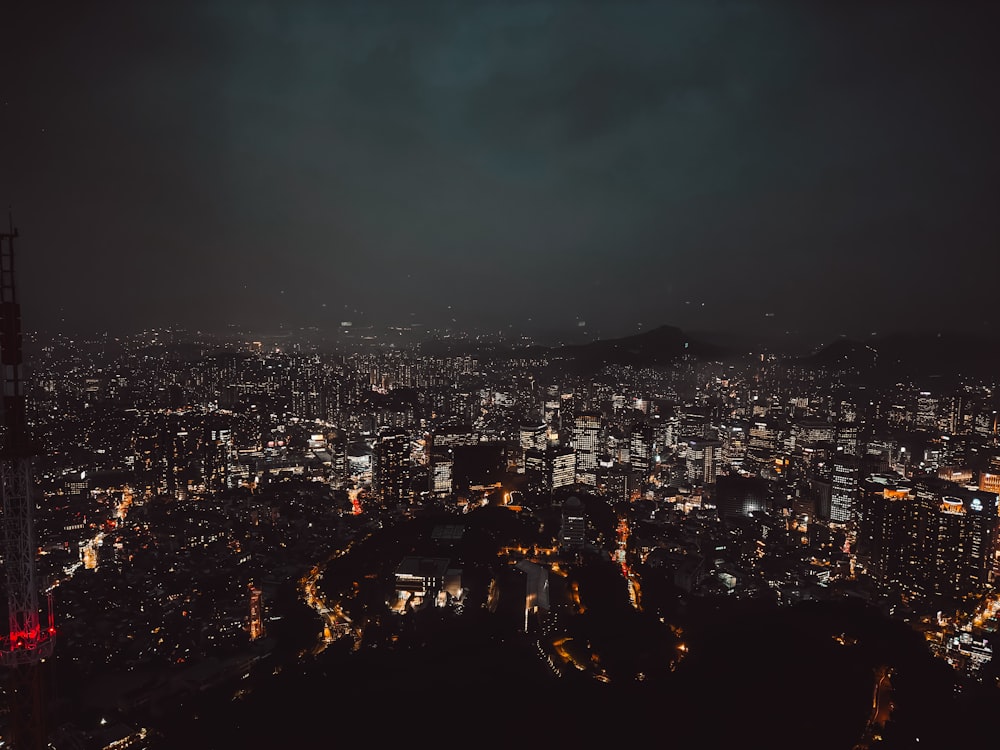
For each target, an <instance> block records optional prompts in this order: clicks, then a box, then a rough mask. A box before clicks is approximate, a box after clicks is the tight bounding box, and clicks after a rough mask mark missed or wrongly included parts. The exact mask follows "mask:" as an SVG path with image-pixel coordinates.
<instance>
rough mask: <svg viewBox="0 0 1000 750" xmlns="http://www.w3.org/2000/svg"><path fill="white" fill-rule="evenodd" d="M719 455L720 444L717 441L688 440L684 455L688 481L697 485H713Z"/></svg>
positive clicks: (720, 450) (717, 471) (717, 473)
mask: <svg viewBox="0 0 1000 750" xmlns="http://www.w3.org/2000/svg"><path fill="white" fill-rule="evenodd" d="M721 454H722V443H721V442H719V441H718V440H702V439H693V440H688V445H687V453H686V454H685V460H686V461H687V467H686V468H687V479H688V481H689V482H693V483H695V484H699V485H712V484H715V479H716V477H718V476H719V458H720V456H721Z"/></svg>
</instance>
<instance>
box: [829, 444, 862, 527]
mask: <svg viewBox="0 0 1000 750" xmlns="http://www.w3.org/2000/svg"><path fill="white" fill-rule="evenodd" d="M860 482H861V466H860V462H859V460H858V459H857V458H856V457H855V456H845V455H842V454H839V453H838V454H837V455H836V456H835V457H834V459H833V475H832V478H831V483H832V486H831V489H830V521H831V522H832V523H838V524H847V523H850V522H852V521H857V520H858V512H859V508H858V490H859V486H860Z"/></svg>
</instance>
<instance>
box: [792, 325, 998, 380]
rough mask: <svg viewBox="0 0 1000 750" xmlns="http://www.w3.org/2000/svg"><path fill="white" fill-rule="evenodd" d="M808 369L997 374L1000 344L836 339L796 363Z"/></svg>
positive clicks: (932, 336)
mask: <svg viewBox="0 0 1000 750" xmlns="http://www.w3.org/2000/svg"><path fill="white" fill-rule="evenodd" d="M797 361H798V364H800V365H803V366H805V367H808V368H825V369H828V370H841V371H847V370H852V371H855V372H857V373H859V374H862V375H870V376H872V377H898V376H900V375H906V376H911V377H928V378H931V377H932V378H947V377H955V376H961V375H967V376H991V375H992V376H995V375H998V374H1000V340H997V339H991V338H989V337H985V336H976V335H973V334H960V333H895V334H890V335H887V336H884V337H872V338H871V339H870V340H868V341H858V340H855V339H847V338H845V339H838V340H837V341H834V342H832V343H830V344H828V345H826V346H824V347H822V348H821V349H819V350H818V351H816V352H814V353H813V354H810V355H807V356H804V357H800V358H798V360H797Z"/></svg>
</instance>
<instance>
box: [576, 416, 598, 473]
mask: <svg viewBox="0 0 1000 750" xmlns="http://www.w3.org/2000/svg"><path fill="white" fill-rule="evenodd" d="M600 431H601V415H600V414H596V413H593V412H589V413H585V414H577V415H576V417H575V418H574V419H573V436H572V443H571V444H572V447H573V450H575V451H576V481H578V482H580V483H581V484H588V485H591V486H593V485H596V484H597V476H596V470H597V455H598V453H599V452H600Z"/></svg>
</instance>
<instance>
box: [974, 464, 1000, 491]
mask: <svg viewBox="0 0 1000 750" xmlns="http://www.w3.org/2000/svg"><path fill="white" fill-rule="evenodd" d="M979 489H981V490H984V491H986V492H1000V456H990V459H989V462H988V463H987V464H986V469H984V470H983V471H981V472H980V473H979Z"/></svg>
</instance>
